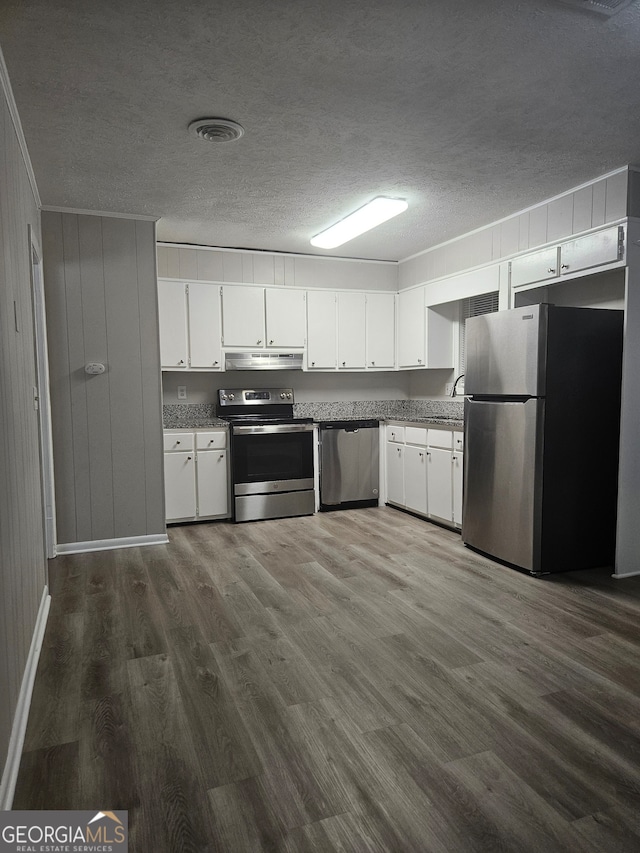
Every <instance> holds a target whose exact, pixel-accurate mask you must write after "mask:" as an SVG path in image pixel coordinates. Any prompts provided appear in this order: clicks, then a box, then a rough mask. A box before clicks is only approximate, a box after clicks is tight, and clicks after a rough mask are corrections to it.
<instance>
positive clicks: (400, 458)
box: [387, 443, 404, 506]
mask: <svg viewBox="0 0 640 853" xmlns="http://www.w3.org/2000/svg"><path fill="white" fill-rule="evenodd" d="M387 501H388V502H389V503H394V504H400V506H404V446H403V445H401V444H391V443H388V444H387Z"/></svg>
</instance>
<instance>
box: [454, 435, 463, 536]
mask: <svg viewBox="0 0 640 853" xmlns="http://www.w3.org/2000/svg"><path fill="white" fill-rule="evenodd" d="M463 461H464V457H463V455H462V453H456V452H455V451H454V453H453V456H452V457H451V463H452V466H453V469H452V470H453V523H454V524H456V525H457V526H458V527H462V472H463V469H464V465H463Z"/></svg>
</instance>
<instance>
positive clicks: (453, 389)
mask: <svg viewBox="0 0 640 853" xmlns="http://www.w3.org/2000/svg"><path fill="white" fill-rule="evenodd" d="M463 377H464V373H461V374H460V376H458V378H457V379H456V381H455V382H454V383H453V388H452V389H451V396H452V397H455V396H456V388H457V386H458V382H460V380H461V379H462V378H463Z"/></svg>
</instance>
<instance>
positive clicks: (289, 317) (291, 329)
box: [265, 287, 306, 349]
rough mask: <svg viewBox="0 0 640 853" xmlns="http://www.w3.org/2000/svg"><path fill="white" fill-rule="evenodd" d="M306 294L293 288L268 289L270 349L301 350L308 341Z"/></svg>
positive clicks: (267, 308)
mask: <svg viewBox="0 0 640 853" xmlns="http://www.w3.org/2000/svg"><path fill="white" fill-rule="evenodd" d="M305 297H306V294H305V292H304V290H298V289H293V288H270V287H268V288H266V290H265V310H266V341H267V346H268V347H292V348H294V349H301V348H302V347H303V346H304V345H305V339H306V322H305V320H306V311H305V307H306V301H305Z"/></svg>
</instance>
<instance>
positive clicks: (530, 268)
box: [510, 225, 625, 287]
mask: <svg viewBox="0 0 640 853" xmlns="http://www.w3.org/2000/svg"><path fill="white" fill-rule="evenodd" d="M624 233H625V231H624V227H623V226H622V225H614V226H613V227H611V228H604V229H602V230H601V231H594V232H593V233H592V234H585V236H584V237H577V238H576V239H575V240H568V241H567V242H566V243H561V244H560V245H558V246H552V247H550V248H547V249H541V250H540V251H538V252H529V253H528V254H526V255H522V256H521V257H519V258H514V259H513V260H512V261H511V262H510V267H511V287H523V286H524V285H527V284H535V283H538V282H544V281H550V280H552V279H557V278H558V277H559V276H562V275H571V274H572V273H574V272H580V271H581V270H586V269H590V268H592V267H599V266H605V265H606V264H613V263H615V262H616V261H622V260H623V259H624Z"/></svg>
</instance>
